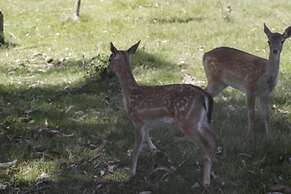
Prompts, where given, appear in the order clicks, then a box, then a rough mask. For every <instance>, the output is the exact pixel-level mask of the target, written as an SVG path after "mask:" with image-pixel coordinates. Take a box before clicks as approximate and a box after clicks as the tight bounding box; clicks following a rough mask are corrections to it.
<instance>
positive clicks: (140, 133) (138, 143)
mask: <svg viewBox="0 0 291 194" xmlns="http://www.w3.org/2000/svg"><path fill="white" fill-rule="evenodd" d="M145 135H146V132H145V127H144V126H142V127H140V128H139V129H137V132H136V137H135V148H134V150H133V153H132V167H131V175H132V176H134V175H135V174H136V166H137V162H138V157H139V155H140V152H141V151H142V148H143V144H144V140H145Z"/></svg>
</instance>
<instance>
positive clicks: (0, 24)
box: [0, 10, 4, 45]
mask: <svg viewBox="0 0 291 194" xmlns="http://www.w3.org/2000/svg"><path fill="white" fill-rule="evenodd" d="M3 44H4V16H3V14H2V12H1V10H0V45H3Z"/></svg>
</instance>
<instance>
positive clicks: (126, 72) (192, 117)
mask: <svg viewBox="0 0 291 194" xmlns="http://www.w3.org/2000/svg"><path fill="white" fill-rule="evenodd" d="M139 43H140V41H139V42H138V43H136V44H135V45H133V46H132V47H130V48H129V49H128V50H117V49H116V48H115V47H114V45H113V44H112V43H111V52H112V54H111V56H110V58H109V62H110V64H109V70H111V71H113V72H114V73H115V74H116V75H117V77H118V79H119V82H120V85H121V90H122V94H123V102H124V106H125V110H126V112H127V114H128V116H129V118H130V120H131V121H132V122H133V124H134V126H135V128H136V129H137V133H136V145H135V149H134V151H133V154H132V168H131V174H132V175H133V176H134V175H135V174H136V166H137V161H138V157H139V155H140V152H141V151H142V149H143V144H144V142H145V143H146V144H147V145H148V147H149V148H150V149H151V150H156V149H157V148H156V146H155V145H154V144H153V142H152V141H151V138H150V135H149V132H150V129H153V128H155V127H160V126H163V125H174V126H176V127H178V128H180V129H181V131H182V132H183V133H184V134H185V136H186V137H188V138H189V139H190V140H191V141H193V142H195V143H197V144H198V145H199V146H200V147H201V149H202V151H203V156H204V160H203V165H204V167H203V185H205V186H208V185H209V184H210V174H211V167H212V162H213V159H214V156H215V152H216V135H215V134H216V133H215V131H214V130H213V129H212V128H211V127H210V120H211V113H212V105H213V99H212V97H211V96H210V95H209V94H208V93H207V92H205V91H204V90H202V89H201V88H199V87H196V86H193V85H188V84H173V85H161V86H141V85H139V84H138V83H137V82H136V81H135V78H134V76H133V74H132V71H131V67H130V64H131V60H132V56H133V54H134V53H135V52H136V50H137V47H138V45H139Z"/></svg>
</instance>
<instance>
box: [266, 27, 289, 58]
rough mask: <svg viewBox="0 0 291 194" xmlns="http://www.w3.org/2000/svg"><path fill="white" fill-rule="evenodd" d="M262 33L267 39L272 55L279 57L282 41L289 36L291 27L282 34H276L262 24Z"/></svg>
mask: <svg viewBox="0 0 291 194" xmlns="http://www.w3.org/2000/svg"><path fill="white" fill-rule="evenodd" d="M264 32H265V34H266V35H267V38H268V44H269V47H270V52H272V54H273V55H280V53H281V50H282V47H283V44H284V41H285V40H286V39H287V38H289V37H290V36H291V26H289V27H288V28H287V29H286V30H285V31H284V33H283V34H281V33H278V32H271V30H270V29H269V28H268V26H267V25H266V24H264Z"/></svg>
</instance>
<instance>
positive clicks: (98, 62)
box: [0, 0, 291, 194]
mask: <svg viewBox="0 0 291 194" xmlns="http://www.w3.org/2000/svg"><path fill="white" fill-rule="evenodd" d="M0 7H1V9H2V11H3V12H4V15H5V38H6V42H7V43H6V45H5V46H4V47H2V48H1V49H0V77H1V79H0V94H1V95H0V107H1V109H0V133H1V135H0V141H1V145H0V153H1V154H0V161H1V162H7V161H12V160H14V159H17V160H18V162H17V164H16V165H15V166H13V167H11V168H9V169H6V170H1V172H0V183H1V184H4V185H6V186H7V187H6V189H5V190H1V192H4V193H17V192H20V193H33V192H34V193H126V194H130V193H139V192H142V191H151V192H152V193H204V192H205V191H203V190H202V189H201V187H197V183H199V182H200V180H201V161H199V158H200V157H199V150H198V149H197V147H195V146H193V145H192V144H190V143H187V142H179V143H177V142H176V141H175V140H176V137H177V136H181V135H182V134H181V133H180V132H179V131H178V130H175V129H172V128H168V129H158V130H156V131H153V133H152V136H153V141H154V142H155V144H156V145H157V146H158V147H159V149H160V150H161V151H162V152H161V153H160V154H157V155H155V156H152V155H150V154H148V153H145V154H144V156H142V157H141V160H140V162H139V166H138V174H137V176H136V177H135V178H134V179H129V177H128V172H127V169H128V167H129V164H130V161H129V157H128V154H129V153H130V151H131V150H132V146H133V143H134V140H133V137H134V136H133V130H134V128H133V126H132V124H131V123H130V121H129V120H128V118H127V116H126V115H125V112H124V110H123V108H122V102H121V94H120V89H119V84H118V83H117V81H116V79H115V78H112V79H102V78H101V77H100V75H99V73H98V72H97V73H96V72H95V68H96V67H98V68H101V69H102V68H103V65H105V64H106V62H105V61H106V59H107V58H108V56H109V42H111V41H113V42H114V43H115V45H116V46H117V48H124V49H127V48H128V47H129V46H130V45H132V44H133V43H135V42H137V41H138V40H142V43H141V47H140V48H139V51H138V53H137V55H136V57H135V59H134V65H133V71H134V74H135V76H136V79H137V80H138V82H139V83H143V84H168V83H181V82H182V81H183V80H185V76H188V77H190V78H191V80H192V81H193V82H194V83H196V84H198V85H200V86H202V87H204V86H205V85H206V79H205V75H204V72H203V68H202V64H201V60H202V55H203V53H204V52H206V51H208V50H210V49H212V48H214V47H218V46H222V45H223V46H231V47H236V48H239V49H242V50H245V51H248V52H252V53H254V54H256V55H259V56H262V57H266V56H267V55H268V46H267V42H266V37H265V35H264V33H263V23H264V22H266V23H267V24H268V26H269V27H270V28H271V29H272V30H274V31H279V32H282V31H283V30H284V29H285V28H286V27H287V26H288V25H290V23H289V22H290V17H291V14H290V11H289V10H290V9H291V2H290V1H287V0H280V1H267V0H263V1H258V2H254V1H251V0H246V1H239V2H238V1H234V0H221V1H218V0H209V1H203V0H195V1H192V0H191V1H190V0H180V1H173V0H168V1H166V0H162V1H158V0H128V1H119V0H109V1H102V0H100V1H94V0H87V1H84V2H82V8H81V21H80V22H79V23H78V22H77V23H75V22H72V21H71V20H70V19H69V18H70V16H71V15H72V14H71V12H72V7H73V2H72V1H69V0H63V1H60V0H56V1H48V0H43V1H37V0H26V1H21V0H9V1H8V0H3V1H0ZM96 56H97V57H96ZM290 62H291V42H290V41H286V43H285V45H284V49H283V52H282V55H281V72H280V81H279V83H278V86H277V88H276V90H275V91H274V93H273V98H272V107H273V108H272V115H271V136H270V137H266V136H265V134H264V131H263V130H262V129H261V127H260V125H258V126H257V129H256V131H255V139H254V141H251V142H250V141H248V140H246V139H245V138H244V135H245V133H246V121H247V116H246V106H245V98H244V96H243V95H242V94H241V93H239V92H237V91H235V90H231V89H227V90H226V91H225V92H224V93H223V95H220V96H219V97H218V98H216V99H215V101H216V103H215V112H214V118H213V119H214V124H213V125H214V126H215V128H216V129H217V131H218V134H219V146H220V147H221V148H222V150H223V151H222V154H220V155H218V156H217V159H218V161H217V162H216V163H215V165H214V173H215V176H214V177H215V178H214V179H213V184H212V186H211V188H210V191H209V193H227V194H228V193H231V194H245V193H248V194H250V193H254V194H256V193H267V191H268V189H269V187H270V186H271V185H274V184H285V185H290V184H291V178H290V175H291V163H290V157H291V145H290V138H291V133H290V120H291V117H290V111H291V101H290V99H291V98H290V97H291V91H290V90H291V89H290V87H289V86H290V84H291V77H290V73H291V68H290V65H289V64H290ZM157 167H164V168H166V169H172V170H169V171H165V170H158V171H157V170H156V171H155V169H157Z"/></svg>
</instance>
